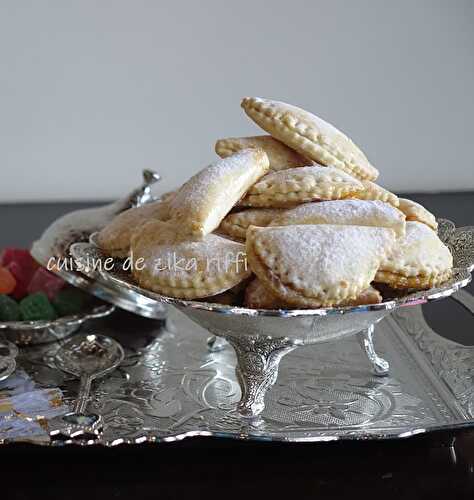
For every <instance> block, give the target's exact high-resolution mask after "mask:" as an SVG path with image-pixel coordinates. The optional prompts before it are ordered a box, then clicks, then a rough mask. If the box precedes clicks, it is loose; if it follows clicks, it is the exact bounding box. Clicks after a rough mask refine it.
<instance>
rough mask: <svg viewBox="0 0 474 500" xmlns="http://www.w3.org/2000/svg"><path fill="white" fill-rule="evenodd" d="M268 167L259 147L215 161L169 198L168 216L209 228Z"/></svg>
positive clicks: (214, 225)
mask: <svg viewBox="0 0 474 500" xmlns="http://www.w3.org/2000/svg"><path fill="white" fill-rule="evenodd" d="M267 170H268V158H267V156H266V154H265V153H264V152H263V151H262V150H256V149H246V150H242V151H239V152H238V153H235V154H233V155H232V156H229V157H228V158H224V159H221V160H218V161H216V162H214V163H212V164H211V165H209V166H208V167H206V168H204V169H203V170H201V171H200V172H199V173H197V174H196V175H194V176H193V177H191V179H190V180H189V181H188V182H186V183H185V184H184V185H183V186H182V187H181V188H180V189H179V191H178V193H177V194H176V196H175V197H174V198H173V199H172V200H171V202H170V206H171V216H174V215H177V216H178V218H180V219H182V220H184V222H185V223H186V222H189V221H190V222H191V223H194V224H196V225H198V226H199V227H201V230H200V232H201V233H202V234H208V233H210V232H211V231H213V230H214V229H215V228H216V227H217V226H218V225H219V223H220V222H221V220H222V219H223V218H224V216H225V215H226V214H227V213H228V212H229V211H230V209H231V208H232V207H233V206H234V205H235V204H236V203H237V202H238V201H239V200H240V198H241V197H242V196H243V195H244V194H245V192H246V191H247V189H248V188H249V187H250V186H251V185H252V184H254V183H255V182H256V181H257V180H258V179H259V178H260V177H261V176H262V175H264V174H265V173H266V171H267Z"/></svg>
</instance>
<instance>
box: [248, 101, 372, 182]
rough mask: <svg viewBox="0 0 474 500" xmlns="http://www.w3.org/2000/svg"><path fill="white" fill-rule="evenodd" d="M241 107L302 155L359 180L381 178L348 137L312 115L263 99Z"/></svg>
mask: <svg viewBox="0 0 474 500" xmlns="http://www.w3.org/2000/svg"><path fill="white" fill-rule="evenodd" d="M241 106H242V108H243V109H244V111H245V112H246V113H247V115H248V116H249V117H250V118H251V119H252V120H253V121H254V122H255V123H256V124H257V125H259V126H260V127H262V128H263V129H264V130H265V131H266V132H268V133H269V134H270V135H272V136H273V137H275V138H276V139H278V140H279V141H281V142H283V143H285V144H286V145H287V146H288V147H290V148H292V149H294V150H296V151H298V152H299V153H300V154H302V155H304V156H306V157H308V158H311V159H312V160H314V161H316V162H318V163H320V164H323V165H328V166H334V167H336V168H338V169H341V170H343V171H345V172H347V173H349V174H351V175H353V176H354V177H357V178H358V179H369V180H374V179H376V178H377V177H378V171H377V169H376V168H374V167H373V166H372V165H371V164H370V163H369V161H368V160H367V158H366V157H365V155H364V153H362V151H361V150H360V149H359V148H358V147H357V146H356V145H355V144H354V143H353V142H352V141H351V140H350V139H349V138H348V137H347V136H346V135H345V134H343V133H342V132H341V131H340V130H338V129H336V128H335V127H333V126H332V125H331V124H329V123H327V122H325V121H324V120H322V119H321V118H319V117H317V116H315V115H313V114H312V113H309V112H307V111H305V110H303V109H301V108H297V107H296V106H292V105H289V104H286V103H283V102H279V101H271V100H268V99H261V98H259V97H245V98H244V99H243V100H242V103H241Z"/></svg>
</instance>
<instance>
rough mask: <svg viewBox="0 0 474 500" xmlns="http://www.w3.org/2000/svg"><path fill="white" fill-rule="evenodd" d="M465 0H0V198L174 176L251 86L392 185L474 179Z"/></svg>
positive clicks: (78, 194) (179, 177)
mask: <svg viewBox="0 0 474 500" xmlns="http://www.w3.org/2000/svg"><path fill="white" fill-rule="evenodd" d="M473 26H474V2H473V1H472V0H452V1H447V0H446V1H442V0H439V1H435V0H418V1H415V0H398V1H397V2H393V1H375V0H372V1H371V0H367V1H366V0H357V1H355V0H354V1H351V0H347V1H334V0H333V1H331V2H328V1H327V0H318V1H310V0H306V1H304V0H291V1H288V0H272V1H263V0H239V1H238V2H225V1H224V0H216V1H208V0H207V1H206V0H204V1H177V0H173V1H171V0H169V1H167V2H162V1H159V0H155V1H144V0H127V1H125V0H113V1H112V0H110V1H107V0H92V1H89V0H77V1H70V0H67V1H66V0H57V1H47V0H32V1H28V0H0V201H15V200H46V199H63V200H71V199H96V198H112V197H117V196H119V195H120V194H122V193H125V192H126V191H127V190H128V189H129V188H130V187H134V186H135V185H136V184H137V181H138V180H139V177H140V171H141V169H142V168H144V167H150V168H155V169H157V170H158V171H159V172H160V173H162V174H163V176H164V177H165V182H164V184H163V189H167V188H171V187H173V186H175V185H176V184H178V183H180V182H182V181H184V180H185V179H186V178H187V177H188V176H189V175H190V174H192V173H194V172H195V171H196V170H198V169H199V168H201V167H203V166H204V165H206V164H207V163H208V162H210V161H211V160H212V159H213V158H214V152H213V145H214V142H215V140H216V139H217V138H220V137H223V136H237V135H251V134H256V133H259V131H258V129H257V128H256V126H254V125H253V124H252V123H251V122H250V121H249V120H248V119H247V118H246V117H245V115H244V114H243V112H242V111H241V109H240V107H239V102H240V98H241V97H242V96H245V95H258V96H262V97H269V98H275V99H278V100H283V101H287V102H290V103H293V104H296V105H300V106H302V107H304V108H307V109H309V110H311V111H313V112H315V113H316V114H319V115H320V116H322V117H323V118H325V119H327V120H328V121H331V122H332V123H334V124H335V125H336V126H338V127H339V128H341V129H342V130H344V131H345V132H346V133H348V135H350V136H351V137H352V138H353V139H354V141H355V142H356V143H358V144H359V145H360V146H361V147H362V149H364V151H365V152H366V154H367V155H368V157H369V158H370V159H371V160H372V162H373V163H374V164H375V165H376V166H377V167H378V168H379V170H380V171H381V173H382V175H381V178H380V182H381V183H383V184H385V185H386V186H387V187H389V188H391V189H393V190H396V191H401V190H411V191H426V190H456V189H462V190H466V189H473V188H474V154H473V142H474V126H473V116H474V96H473V91H474V50H473V49H474V29H473Z"/></svg>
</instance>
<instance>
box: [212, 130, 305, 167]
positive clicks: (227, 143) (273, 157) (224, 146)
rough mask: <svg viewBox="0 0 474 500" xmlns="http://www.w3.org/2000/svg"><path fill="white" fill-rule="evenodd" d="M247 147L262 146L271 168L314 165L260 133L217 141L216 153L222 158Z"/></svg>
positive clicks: (269, 136)
mask: <svg viewBox="0 0 474 500" xmlns="http://www.w3.org/2000/svg"><path fill="white" fill-rule="evenodd" d="M247 148H260V149H263V150H264V151H265V153H267V156H268V159H269V161H270V170H273V171H277V170H286V169H288V168H295V167H305V166H308V165H313V164H314V162H313V160H310V159H309V158H306V157H305V156H302V155H300V154H299V153H298V152H297V151H295V150H294V149H291V148H289V147H288V146H286V145H285V144H283V143H282V142H280V141H277V140H276V139H274V138H273V137H272V136H271V135H258V136H253V137H229V138H227V139H219V140H218V141H217V142H216V146H215V149H216V153H217V154H218V155H219V156H220V157H221V158H227V157H228V156H230V155H232V154H234V153H236V152H237V151H240V150H242V149H247Z"/></svg>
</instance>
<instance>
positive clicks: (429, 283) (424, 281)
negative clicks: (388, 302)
mask: <svg viewBox="0 0 474 500" xmlns="http://www.w3.org/2000/svg"><path fill="white" fill-rule="evenodd" d="M451 275H452V270H451V269H447V270H446V271H442V272H440V273H432V274H428V275H418V276H403V275H401V274H397V273H391V272H389V271H378V272H377V274H376V275H375V281H376V282H378V283H385V284H387V285H389V286H390V287H391V288H397V289H416V290H428V289H430V288H433V287H437V286H439V285H441V284H443V283H444V282H445V281H446V280H448V279H449V278H450V277H451Z"/></svg>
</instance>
